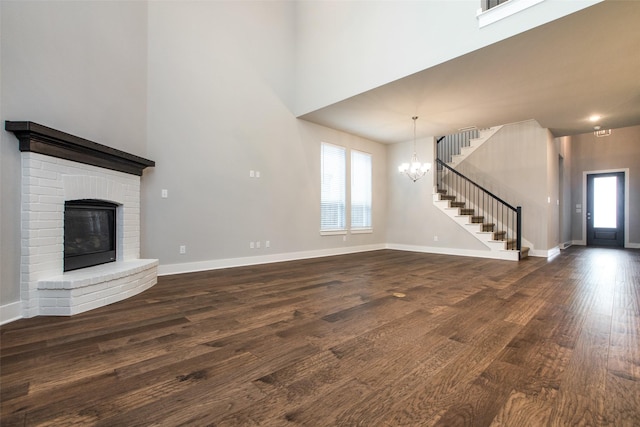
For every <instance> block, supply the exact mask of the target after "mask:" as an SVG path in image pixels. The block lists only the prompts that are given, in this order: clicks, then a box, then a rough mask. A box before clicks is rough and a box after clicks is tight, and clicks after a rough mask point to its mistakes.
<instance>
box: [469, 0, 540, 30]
mask: <svg viewBox="0 0 640 427" xmlns="http://www.w3.org/2000/svg"><path fill="white" fill-rule="evenodd" d="M543 1H544V0H510V1H508V2H506V3H502V4H499V5H498V6H495V7H492V8H491V9H488V10H485V11H484V12H483V11H482V10H479V11H478V14H477V18H478V27H479V28H482V27H486V26H487V25H491V24H493V23H494V22H498V21H500V20H502V19H504V18H507V17H509V16H511V15H515V14H516V13H518V12H521V11H523V10H525V9H527V8H530V7H531V6H535V5H536V4H538V3H542V2H543Z"/></svg>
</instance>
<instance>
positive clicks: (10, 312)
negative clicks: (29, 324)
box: [0, 301, 22, 325]
mask: <svg viewBox="0 0 640 427" xmlns="http://www.w3.org/2000/svg"><path fill="white" fill-rule="evenodd" d="M18 319H22V302H21V301H16V302H11V303H9V304H5V305H0V325H4V324H5V323H9V322H13V321H14V320H18Z"/></svg>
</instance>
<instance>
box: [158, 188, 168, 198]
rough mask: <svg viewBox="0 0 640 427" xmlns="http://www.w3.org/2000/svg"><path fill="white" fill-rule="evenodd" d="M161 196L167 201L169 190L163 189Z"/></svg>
mask: <svg viewBox="0 0 640 427" xmlns="http://www.w3.org/2000/svg"><path fill="white" fill-rule="evenodd" d="M160 195H161V196H162V198H163V199H166V198H167V197H169V190H167V189H166V188H163V189H162V192H161V193H160Z"/></svg>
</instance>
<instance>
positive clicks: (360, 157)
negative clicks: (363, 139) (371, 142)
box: [351, 150, 371, 229]
mask: <svg viewBox="0 0 640 427" xmlns="http://www.w3.org/2000/svg"><path fill="white" fill-rule="evenodd" d="M351 228H352V229H358V228H371V154H367V153H363V152H360V151H355V150H352V151H351Z"/></svg>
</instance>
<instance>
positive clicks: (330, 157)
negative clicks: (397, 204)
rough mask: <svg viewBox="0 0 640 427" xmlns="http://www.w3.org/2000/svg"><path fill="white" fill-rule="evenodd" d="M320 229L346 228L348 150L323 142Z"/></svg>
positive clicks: (335, 229) (334, 229)
mask: <svg viewBox="0 0 640 427" xmlns="http://www.w3.org/2000/svg"><path fill="white" fill-rule="evenodd" d="M320 157H321V167H320V173H321V174H322V176H321V182H322V185H321V186H322V189H321V200H320V231H337V230H345V229H346V219H345V204H346V197H345V195H346V150H345V148H344V147H338V146H337V145H332V144H327V143H325V142H323V143H322V155H321V156H320Z"/></svg>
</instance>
